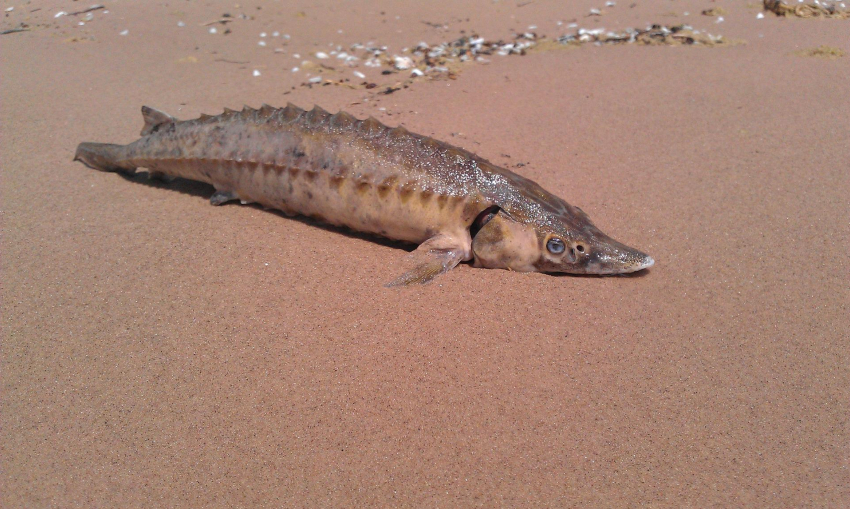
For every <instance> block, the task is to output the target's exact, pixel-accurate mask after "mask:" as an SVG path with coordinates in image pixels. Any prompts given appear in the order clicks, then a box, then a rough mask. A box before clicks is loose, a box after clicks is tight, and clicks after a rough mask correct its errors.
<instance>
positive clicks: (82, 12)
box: [68, 4, 106, 16]
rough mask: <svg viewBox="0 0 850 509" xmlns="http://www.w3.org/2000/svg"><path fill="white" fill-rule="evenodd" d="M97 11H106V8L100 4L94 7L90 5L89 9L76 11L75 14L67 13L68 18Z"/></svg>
mask: <svg viewBox="0 0 850 509" xmlns="http://www.w3.org/2000/svg"><path fill="white" fill-rule="evenodd" d="M98 9H106V6H104V5H101V4H95V5H92V6H91V7H89V8H88V9H83V10H81V11H76V12H69V13H68V16H79V15H80V14H85V13H87V12H91V11H96V10H98Z"/></svg>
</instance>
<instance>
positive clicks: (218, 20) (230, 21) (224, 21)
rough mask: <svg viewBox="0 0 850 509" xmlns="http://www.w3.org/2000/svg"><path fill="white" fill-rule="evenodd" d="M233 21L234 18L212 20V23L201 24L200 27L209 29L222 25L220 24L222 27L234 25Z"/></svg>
mask: <svg viewBox="0 0 850 509" xmlns="http://www.w3.org/2000/svg"><path fill="white" fill-rule="evenodd" d="M233 21H234V20H233V19H232V18H221V19H214V20H212V21H207V22H206V23H201V24H200V26H202V27H208V26H210V25H215V24H216V23H220V24H222V25H226V24H228V23H232V22H233Z"/></svg>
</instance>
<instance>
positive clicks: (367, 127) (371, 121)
mask: <svg viewBox="0 0 850 509" xmlns="http://www.w3.org/2000/svg"><path fill="white" fill-rule="evenodd" d="M384 128H385V126H384V124H382V123H381V122H379V121H378V119H376V118H375V117H369V118H367V119H366V120H362V121H360V129H361V130H362V131H363V132H364V133H365V134H367V135H371V136H374V135H377V134H380V133H382V132H384Z"/></svg>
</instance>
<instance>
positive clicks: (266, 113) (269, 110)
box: [259, 103, 277, 119]
mask: <svg viewBox="0 0 850 509" xmlns="http://www.w3.org/2000/svg"><path fill="white" fill-rule="evenodd" d="M275 111H277V110H276V109H275V108H274V107H273V106H269V105H268V104H266V103H263V105H262V106H260V109H259V116H260V118H263V119H268V118H270V117H271V116H272V115H274V114H275Z"/></svg>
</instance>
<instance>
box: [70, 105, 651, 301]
mask: <svg viewBox="0 0 850 509" xmlns="http://www.w3.org/2000/svg"><path fill="white" fill-rule="evenodd" d="M142 116H143V118H144V122H145V124H144V127H143V129H142V131H141V138H139V139H138V140H136V141H134V142H132V143H130V144H127V145H116V144H108V143H91V142H84V143H80V144H79V146H78V147H77V151H76V154H75V156H74V160H75V161H80V162H82V163H83V164H85V165H86V166H88V167H90V168H93V169H95V170H100V171H105V172H117V173H121V174H125V175H133V174H135V172H136V171H137V169H138V168H140V167H141V168H147V169H148V172H149V176H150V177H151V178H161V179H167V178H177V177H179V178H184V179H191V180H196V181H201V182H206V183H208V184H211V185H212V186H213V187H214V188H215V192H214V193H213V194H212V197H211V198H210V203H211V204H213V205H223V204H225V203H227V202H230V201H233V200H239V201H241V203H242V204H248V203H256V204H259V205H262V206H263V207H265V208H268V209H276V210H279V211H282V212H283V213H284V214H286V215H290V216H293V215H304V216H309V217H312V218H315V219H317V220H319V221H321V222H324V223H328V224H331V225H334V226H340V227H348V228H350V229H353V230H356V231H359V232H365V233H370V234H376V235H379V236H383V237H386V238H389V239H393V240H397V241H404V242H409V243H414V244H418V247H417V248H416V249H415V250H414V251H413V252H412V253H411V254H410V257H409V261H408V265H407V268H409V270H406V271H405V272H404V273H403V274H401V275H400V276H398V277H396V278H395V279H393V280H392V281H390V282H389V283H388V284H387V285H386V286H408V285H414V284H422V283H428V282H430V281H432V280H433V279H434V278H436V277H437V276H439V275H441V274H443V273H445V272H448V271H449V270H451V269H453V268H454V267H455V266H457V265H458V264H459V263H461V262H468V261H472V262H473V266H475V267H484V268H491V269H507V270H512V271H518V272H545V273H568V274H625V273H630V272H636V271H639V270H643V269H647V268H649V267H652V266H653V264H654V263H655V261H654V260H653V258H652V257H651V256H649V255H647V254H645V253H643V252H641V251H638V250H637V249H634V248H631V247H628V246H626V245H625V244H622V243H620V242H617V241H615V240H614V239H612V238H611V237H609V236H607V235H606V234H604V233H602V231H600V230H599V229H598V228H597V227H596V226H594V224H593V223H592V222H591V220H590V218H589V217H588V215H587V214H586V213H585V212H584V211H583V210H582V209H580V208H579V207H576V206H573V205H570V204H569V203H567V202H566V201H564V200H563V199H561V198H559V197H557V196H555V195H554V194H552V193H550V192H548V191H546V190H545V189H543V188H542V187H541V186H540V185H538V184H537V183H536V182H534V181H532V180H530V179H527V178H525V177H522V176H520V175H518V174H516V173H513V172H511V171H509V170H507V169H504V168H500V167H499V166H496V165H495V164H492V163H490V162H489V161H487V160H486V159H484V158H482V157H479V156H477V155H475V154H473V153H471V152H469V151H466V150H464V149H462V148H458V147H455V146H452V145H450V144H448V143H445V142H442V141H438V140H436V139H434V138H431V137H428V136H423V135H420V134H415V133H412V132H410V131H408V130H407V129H405V128H404V127H388V126H386V125H384V124H382V123H381V122H379V121H378V120H376V119H375V118H373V117H369V118H367V119H365V120H360V119H357V118H355V117H354V116H353V115H351V114H349V113H346V112H342V111H340V112H338V113H335V114H331V113H329V112H327V111H325V110H324V109H322V108H320V107H319V106H315V107H314V108H313V109H311V110H309V111H308V110H304V109H301V108H299V107H297V106H295V105H293V104H291V103H289V104H287V106H286V107H284V108H274V107H272V106H269V105H265V104H264V105H263V106H262V107H261V108H259V109H254V108H250V107H247V106H246V107H245V108H243V109H242V110H241V111H236V110H231V109H227V108H225V110H224V113H222V114H220V115H215V116H212V115H201V116H200V117H198V118H196V119H193V120H185V121H181V120H178V119H176V118H175V117H172V116H171V115H168V114H166V113H163V112H161V111H158V110H156V109H154V108H150V107H147V106H143V107H142Z"/></svg>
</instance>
